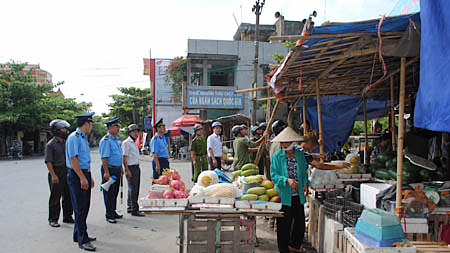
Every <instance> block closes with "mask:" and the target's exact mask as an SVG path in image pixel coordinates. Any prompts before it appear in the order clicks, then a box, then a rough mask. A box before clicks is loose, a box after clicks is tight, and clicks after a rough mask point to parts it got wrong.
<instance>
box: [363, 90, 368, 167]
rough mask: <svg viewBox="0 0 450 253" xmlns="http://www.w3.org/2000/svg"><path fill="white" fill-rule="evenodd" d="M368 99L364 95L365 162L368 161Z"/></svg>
mask: <svg viewBox="0 0 450 253" xmlns="http://www.w3.org/2000/svg"><path fill="white" fill-rule="evenodd" d="M366 103H367V99H366V97H363V117H364V164H367V163H368V159H367V158H368V152H369V138H368V137H367V134H368V130H367V105H366Z"/></svg>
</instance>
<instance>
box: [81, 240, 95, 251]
mask: <svg viewBox="0 0 450 253" xmlns="http://www.w3.org/2000/svg"><path fill="white" fill-rule="evenodd" d="M80 249H84V250H87V251H95V246H94V245H93V244H92V243H91V242H87V243H84V244H81V246H80Z"/></svg>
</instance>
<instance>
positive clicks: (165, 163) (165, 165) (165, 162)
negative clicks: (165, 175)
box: [152, 157, 170, 179]
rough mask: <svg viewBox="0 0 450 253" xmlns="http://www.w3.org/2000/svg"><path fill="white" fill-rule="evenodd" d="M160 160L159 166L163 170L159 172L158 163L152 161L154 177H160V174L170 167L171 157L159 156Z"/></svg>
mask: <svg viewBox="0 0 450 253" xmlns="http://www.w3.org/2000/svg"><path fill="white" fill-rule="evenodd" d="M158 161H159V168H160V169H161V171H160V172H159V173H158V172H156V163H155V161H152V167H153V179H158V178H159V176H161V174H162V172H163V170H164V169H169V168H170V167H169V166H170V165H169V159H167V158H160V157H158Z"/></svg>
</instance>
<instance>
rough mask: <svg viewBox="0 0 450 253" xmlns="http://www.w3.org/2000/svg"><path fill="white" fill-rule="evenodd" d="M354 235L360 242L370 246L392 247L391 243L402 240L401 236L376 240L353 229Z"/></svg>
mask: <svg viewBox="0 0 450 253" xmlns="http://www.w3.org/2000/svg"><path fill="white" fill-rule="evenodd" d="M355 237H356V239H358V240H359V241H360V242H361V243H363V244H365V245H367V246H372V247H392V244H394V243H396V242H402V241H403V239H402V238H394V239H390V240H381V241H377V240H375V239H373V238H371V237H369V236H367V235H366V234H364V233H361V232H358V231H355Z"/></svg>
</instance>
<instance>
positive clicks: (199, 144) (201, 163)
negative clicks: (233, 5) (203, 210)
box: [191, 124, 208, 182]
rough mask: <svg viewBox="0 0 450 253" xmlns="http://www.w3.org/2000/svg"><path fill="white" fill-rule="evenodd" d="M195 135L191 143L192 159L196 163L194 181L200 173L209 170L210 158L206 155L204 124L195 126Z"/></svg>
mask: <svg viewBox="0 0 450 253" xmlns="http://www.w3.org/2000/svg"><path fill="white" fill-rule="evenodd" d="M194 133H195V137H194V139H193V140H192V144H191V159H192V163H193V164H194V174H193V175H192V177H193V179H194V182H197V177H198V175H199V174H200V173H201V172H202V171H205V170H208V159H207V155H206V139H205V138H203V127H202V125H199V124H197V125H195V126H194Z"/></svg>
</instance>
